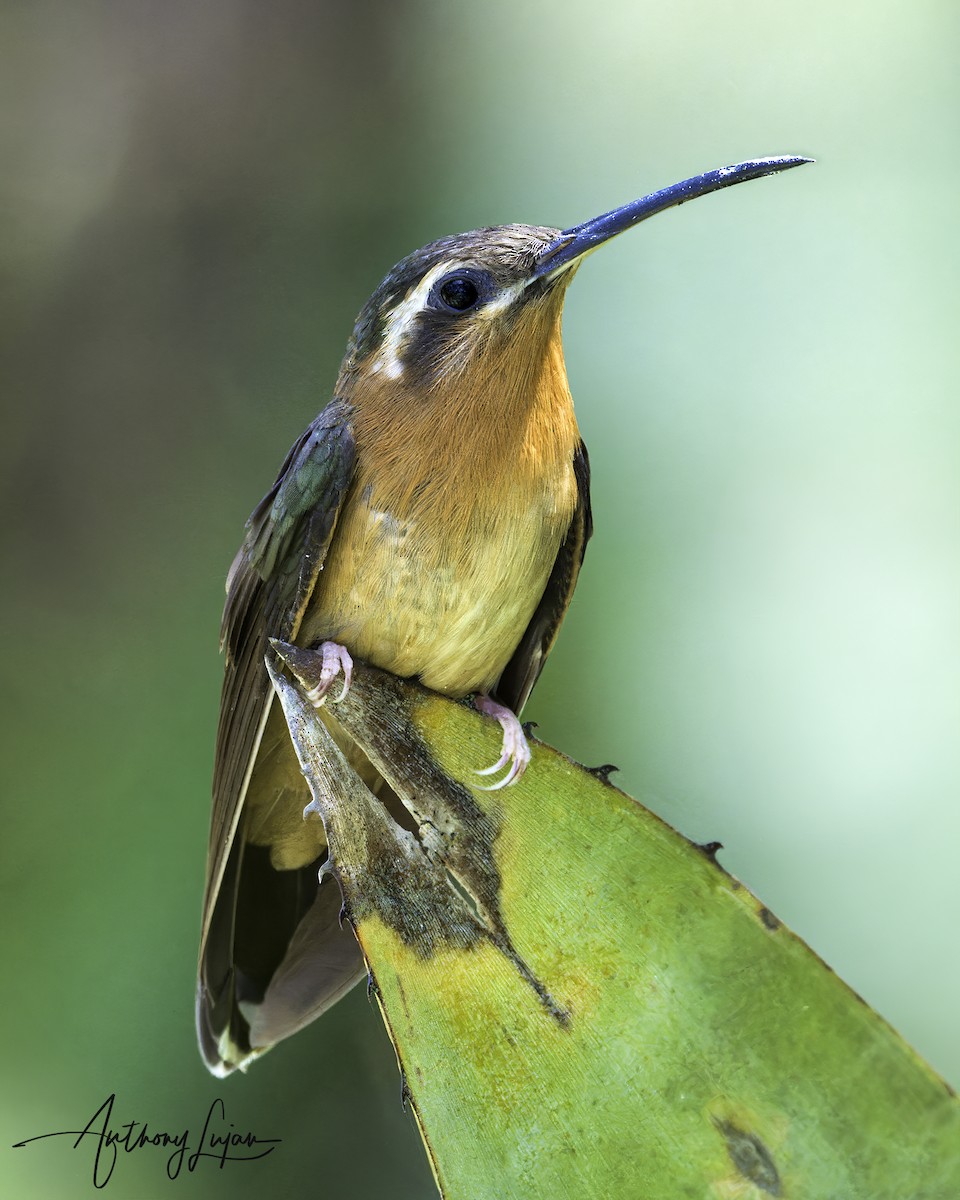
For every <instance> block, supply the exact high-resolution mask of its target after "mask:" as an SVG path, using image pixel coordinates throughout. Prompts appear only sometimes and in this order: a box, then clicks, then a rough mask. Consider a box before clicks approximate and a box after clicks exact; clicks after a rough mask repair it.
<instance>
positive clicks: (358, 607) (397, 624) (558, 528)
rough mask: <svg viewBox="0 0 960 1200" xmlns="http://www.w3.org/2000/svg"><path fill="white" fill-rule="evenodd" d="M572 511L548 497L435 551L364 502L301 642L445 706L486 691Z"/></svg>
mask: <svg viewBox="0 0 960 1200" xmlns="http://www.w3.org/2000/svg"><path fill="white" fill-rule="evenodd" d="M568 508H571V510H572V506H570V505H566V504H564V505H562V506H559V505H558V504H557V503H556V499H555V496H551V495H546V494H544V495H542V496H541V497H540V498H539V499H538V501H537V502H535V503H533V504H531V505H528V506H527V507H526V510H525V511H521V512H517V511H516V510H513V511H510V512H507V513H503V512H499V513H498V512H496V511H494V512H490V513H487V514H483V513H480V512H474V513H472V514H471V515H470V517H469V519H468V521H467V522H466V523H465V528H463V530H462V532H461V533H460V534H459V535H458V536H456V537H453V538H447V539H446V540H442V539H440V538H438V537H436V536H433V534H432V533H431V530H430V527H429V525H428V524H427V522H425V521H423V520H418V519H417V518H416V517H415V516H411V517H408V518H397V517H395V516H394V515H392V514H391V513H390V512H389V511H385V510H383V509H379V508H377V507H376V506H375V505H373V504H370V503H369V502H368V503H364V502H363V500H362V499H360V500H358V502H357V503H356V504H355V505H352V506H349V507H348V510H347V512H345V513H344V514H343V517H342V518H341V522H340V526H339V527H338V529H337V536H336V537H335V539H334V545H333V547H332V551H331V554H330V558H329V560H328V562H327V563H326V564H325V567H324V570H323V572H322V573H321V576H320V580H319V582H318V586H317V589H316V590H315V593H314V603H313V604H311V606H310V608H309V609H308V611H307V614H306V617H305V619H304V623H303V626H302V627H301V631H300V636H299V638H298V641H299V642H300V643H301V644H304V645H307V644H311V643H314V642H316V641H320V640H330V641H335V642H340V643H341V644H342V645H344V646H346V647H347V648H348V649H349V651H350V652H351V654H355V655H357V656H358V657H359V658H363V659H366V660H367V661H368V662H371V663H373V664H374V665H376V666H378V667H382V668H383V669H384V670H387V671H390V672H392V673H393V674H395V675H399V676H418V677H419V678H420V679H421V680H422V681H423V683H424V684H425V685H426V686H427V687H429V688H432V689H434V690H435V691H438V692H444V693H446V694H447V695H451V696H463V695H466V694H467V693H469V692H475V691H487V690H489V689H490V688H491V687H492V686H493V685H494V684H495V683H496V681H497V679H499V677H500V675H501V674H502V673H503V670H504V668H505V667H506V665H507V663H508V662H509V661H510V658H511V656H512V654H513V652H514V650H515V649H516V647H517V643H518V642H519V640H520V638H521V637H522V636H523V633H524V631H525V630H526V628H527V625H528V624H529V622H530V619H531V617H532V615H533V612H534V609H535V608H536V606H537V604H538V603H539V601H540V598H541V596H542V595H543V593H544V589H545V588H546V584H547V580H548V578H549V575H550V572H551V570H552V568H553V564H554V562H555V560H556V557H557V552H558V550H559V547H560V543H561V541H562V539H563V536H564V534H565V532H566V529H567V527H568V525H569V521H570V512H569V511H565V510H567V509H568ZM344 525H346V528H344Z"/></svg>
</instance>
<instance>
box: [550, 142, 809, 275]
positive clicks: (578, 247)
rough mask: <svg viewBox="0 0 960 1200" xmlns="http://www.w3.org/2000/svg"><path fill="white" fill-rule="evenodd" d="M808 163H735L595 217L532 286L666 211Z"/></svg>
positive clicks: (568, 235) (566, 241)
mask: <svg viewBox="0 0 960 1200" xmlns="http://www.w3.org/2000/svg"><path fill="white" fill-rule="evenodd" d="M808 162H813V159H812V158H789V157H781V158H754V159H751V160H750V161H749V162H742V163H734V165H733V166H731V167H720V168H719V169H717V170H716V171H707V172H706V174H704V175H694V177H693V178H692V179H684V180H683V182H682V183H675V184H673V185H672V186H671V187H666V188H662V189H661V190H660V191H659V192H652V193H651V194H650V195H649V196H641V198H640V199H639V200H631V201H630V203H629V204H624V205H623V206H622V207H620V208H615V209H613V211H612V212H608V213H604V214H603V216H601V217H593V218H592V219H591V220H589V221H584V222H583V223H582V224H580V225H574V226H573V227H572V228H570V229H565V230H564V231H563V233H561V234H560V235H559V236H558V237H557V239H556V240H555V241H553V242H551V243H550V245H549V246H547V248H546V249H545V250H544V251H543V253H542V254H541V255H540V257H539V258H538V259H537V262H536V264H535V266H534V268H533V274H532V277H531V282H532V281H533V280H536V279H545V278H548V277H549V276H551V275H555V274H558V273H559V272H560V271H563V270H565V269H567V268H569V267H572V266H573V264H574V263H575V262H576V261H577V260H578V259H581V258H583V256H584V255H585V254H589V253H590V251H591V250H596V248H597V247H598V246H601V245H603V243H604V242H608V241H609V240H610V238H612V237H616V236H617V234H618V233H623V232H624V230H625V229H632V228H633V227H634V225H639V224H640V222H641V221H645V220H646V219H647V217H653V216H655V215H656V214H657V213H660V212H663V211H664V209H667V208H674V207H675V206H676V205H678V204H686V202H687V201H688V200H696V198H697V197H698V196H706V195H707V193H708V192H716V191H719V190H720V188H725V187H733V185H734V184H735V183H746V181H747V180H748V179H760V178H761V177H762V176H764V175H775V174H776V173H777V172H778V171H789V170H790V169H791V168H792V167H799V166H802V165H803V164H804V163H808Z"/></svg>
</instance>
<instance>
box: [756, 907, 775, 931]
mask: <svg viewBox="0 0 960 1200" xmlns="http://www.w3.org/2000/svg"><path fill="white" fill-rule="evenodd" d="M759 917H760V920H761V921H762V922H763V923H764V925H766V927H767V928H768V929H779V928H780V922H779V921H778V920H777V918H776V917H775V916H774V915H773V913H772V912H771V911H770V909H769V908H763V907H761V908H760V911H759Z"/></svg>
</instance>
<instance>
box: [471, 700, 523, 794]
mask: <svg viewBox="0 0 960 1200" xmlns="http://www.w3.org/2000/svg"><path fill="white" fill-rule="evenodd" d="M474 703H475V705H476V708H477V710H478V711H479V712H482V713H484V714H485V715H486V716H488V717H495V718H496V719H497V720H498V721H499V722H500V727H501V729H502V730H503V753H502V754H501V755H500V757H499V758H498V759H497V761H496V762H495V763H494V764H493V766H492V767H484V768H482V769H481V770H478V771H475V772H474V774H475V775H494V774H496V772H497V771H502V770H503V768H504V767H506V766H509V768H510V769H509V770H508V771H507V773H506V775H504V777H503V778H502V779H499V780H497V782H496V783H490V784H480V785H478V786H479V787H480V788H481V790H482V791H485V792H495V791H498V790H499V789H500V788H503V787H509V785H510V784H511V783H516V781H517V780H518V779H519V778H520V776H521V775H522V774H523V773H524V771H525V770H526V769H527V765H528V764H529V762H530V747H529V745H528V744H527V739H526V736H525V734H524V732H523V727H522V726H521V724H520V721H519V720H518V719H517V717H516V715H515V714H514V713H513V712H511V711H510V709H509V708H507V707H506V706H505V705H503V704H498V703H497V701H496V700H493V699H491V698H490V697H489V696H478V697H477V698H476V700H475V702H474Z"/></svg>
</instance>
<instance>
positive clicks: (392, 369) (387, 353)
mask: <svg viewBox="0 0 960 1200" xmlns="http://www.w3.org/2000/svg"><path fill="white" fill-rule="evenodd" d="M468 269H469V270H474V271H475V270H476V266H475V265H474V264H473V263H461V262H449V261H448V262H443V263H438V264H437V266H435V267H433V269H432V270H430V271H428V272H427V273H426V275H424V277H423V278H422V279H421V280H420V282H419V283H418V284H417V286H416V287H415V288H414V289H413V290H412V291H411V292H410V293H409V295H407V296H405V297H404V299H403V300H401V301H400V303H399V304H397V305H396V306H395V307H394V308H392V309H391V310H390V312H389V313H387V317H386V330H385V332H384V335H383V340H382V342H381V345H380V353H379V354H378V355H377V357H376V359H375V360H374V362H373V365H372V366H371V368H370V373H371V375H377V374H379V373H381V372H382V373H383V374H384V375H386V377H387V378H388V379H399V378H400V377H401V375H402V374H403V361H402V359H401V357H400V355H401V352H402V351H403V348H404V346H405V345H406V342H407V339H408V338H409V336H410V333H411V331H412V330H413V328H414V326H415V323H416V319H417V317H418V316H419V315H420V313H422V312H423V311H424V309H425V308H427V306H428V303H429V300H430V293H431V292H432V291H433V287H434V284H436V282H437V280H438V279H440V278H441V277H442V276H444V275H448V274H455V273H456V272H457V271H458V270H468ZM526 286H527V285H526V281H524V280H521V282H519V283H515V284H513V285H512V286H511V287H508V288H504V289H503V290H502V291H500V292H498V293H497V294H496V295H495V296H494V297H493V298H492V299H490V300H487V301H485V302H484V303H483V304H481V305H479V306H478V307H477V308H476V309H475V310H471V311H474V312H475V315H476V316H477V317H479V318H483V319H484V320H490V319H492V318H493V317H495V316H497V315H498V314H499V313H502V312H503V311H504V310H505V309H507V308H509V307H510V305H511V304H513V303H514V302H515V301H516V300H517V299H518V297H519V296H520V294H521V293H522V292H523V290H524V288H525V287H526Z"/></svg>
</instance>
